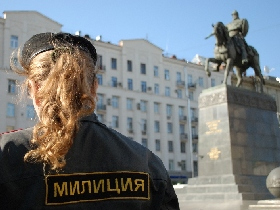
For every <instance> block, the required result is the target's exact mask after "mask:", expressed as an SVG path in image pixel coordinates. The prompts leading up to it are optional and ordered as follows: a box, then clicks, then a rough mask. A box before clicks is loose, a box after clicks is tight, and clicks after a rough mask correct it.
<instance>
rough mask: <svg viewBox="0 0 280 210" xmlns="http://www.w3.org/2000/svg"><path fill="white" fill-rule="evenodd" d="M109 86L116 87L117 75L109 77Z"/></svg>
mask: <svg viewBox="0 0 280 210" xmlns="http://www.w3.org/2000/svg"><path fill="white" fill-rule="evenodd" d="M111 86H112V87H118V79H117V77H112V78H111Z"/></svg>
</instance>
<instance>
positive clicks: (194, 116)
mask: <svg viewBox="0 0 280 210" xmlns="http://www.w3.org/2000/svg"><path fill="white" fill-rule="evenodd" d="M195 119H196V111H195V108H191V120H192V121H194V120H195Z"/></svg>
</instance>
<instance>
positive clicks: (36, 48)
mask: <svg viewBox="0 0 280 210" xmlns="http://www.w3.org/2000/svg"><path fill="white" fill-rule="evenodd" d="M58 47H74V48H79V49H81V50H83V51H85V52H87V53H89V54H90V56H91V58H92V59H93V61H94V63H96V60H97V54H96V49H95V47H94V46H93V45H92V44H91V42H90V41H89V40H87V39H86V38H83V37H80V36H73V35H72V34H69V33H57V34H55V33H50V32H47V33H40V34H36V35H34V36H32V37H31V38H30V39H29V40H28V41H27V42H26V43H25V44H24V46H23V49H22V66H23V67H25V66H28V65H29V64H30V62H31V60H32V59H33V58H34V57H35V56H36V55H38V54H40V53H42V52H46V51H49V50H54V49H56V48H58Z"/></svg>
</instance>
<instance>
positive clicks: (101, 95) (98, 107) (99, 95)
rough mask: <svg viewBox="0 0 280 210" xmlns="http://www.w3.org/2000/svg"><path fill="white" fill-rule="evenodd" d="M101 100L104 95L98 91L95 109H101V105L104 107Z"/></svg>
mask: <svg viewBox="0 0 280 210" xmlns="http://www.w3.org/2000/svg"><path fill="white" fill-rule="evenodd" d="M103 102H104V95H103V94H99V93H98V94H97V104H96V106H97V109H103V107H104V104H103Z"/></svg>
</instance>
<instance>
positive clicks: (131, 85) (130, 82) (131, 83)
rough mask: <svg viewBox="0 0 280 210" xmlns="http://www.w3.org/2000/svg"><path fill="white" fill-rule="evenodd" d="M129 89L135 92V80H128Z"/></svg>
mask: <svg viewBox="0 0 280 210" xmlns="http://www.w3.org/2000/svg"><path fill="white" fill-rule="evenodd" d="M127 88H128V90H133V80H132V79H127Z"/></svg>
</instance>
